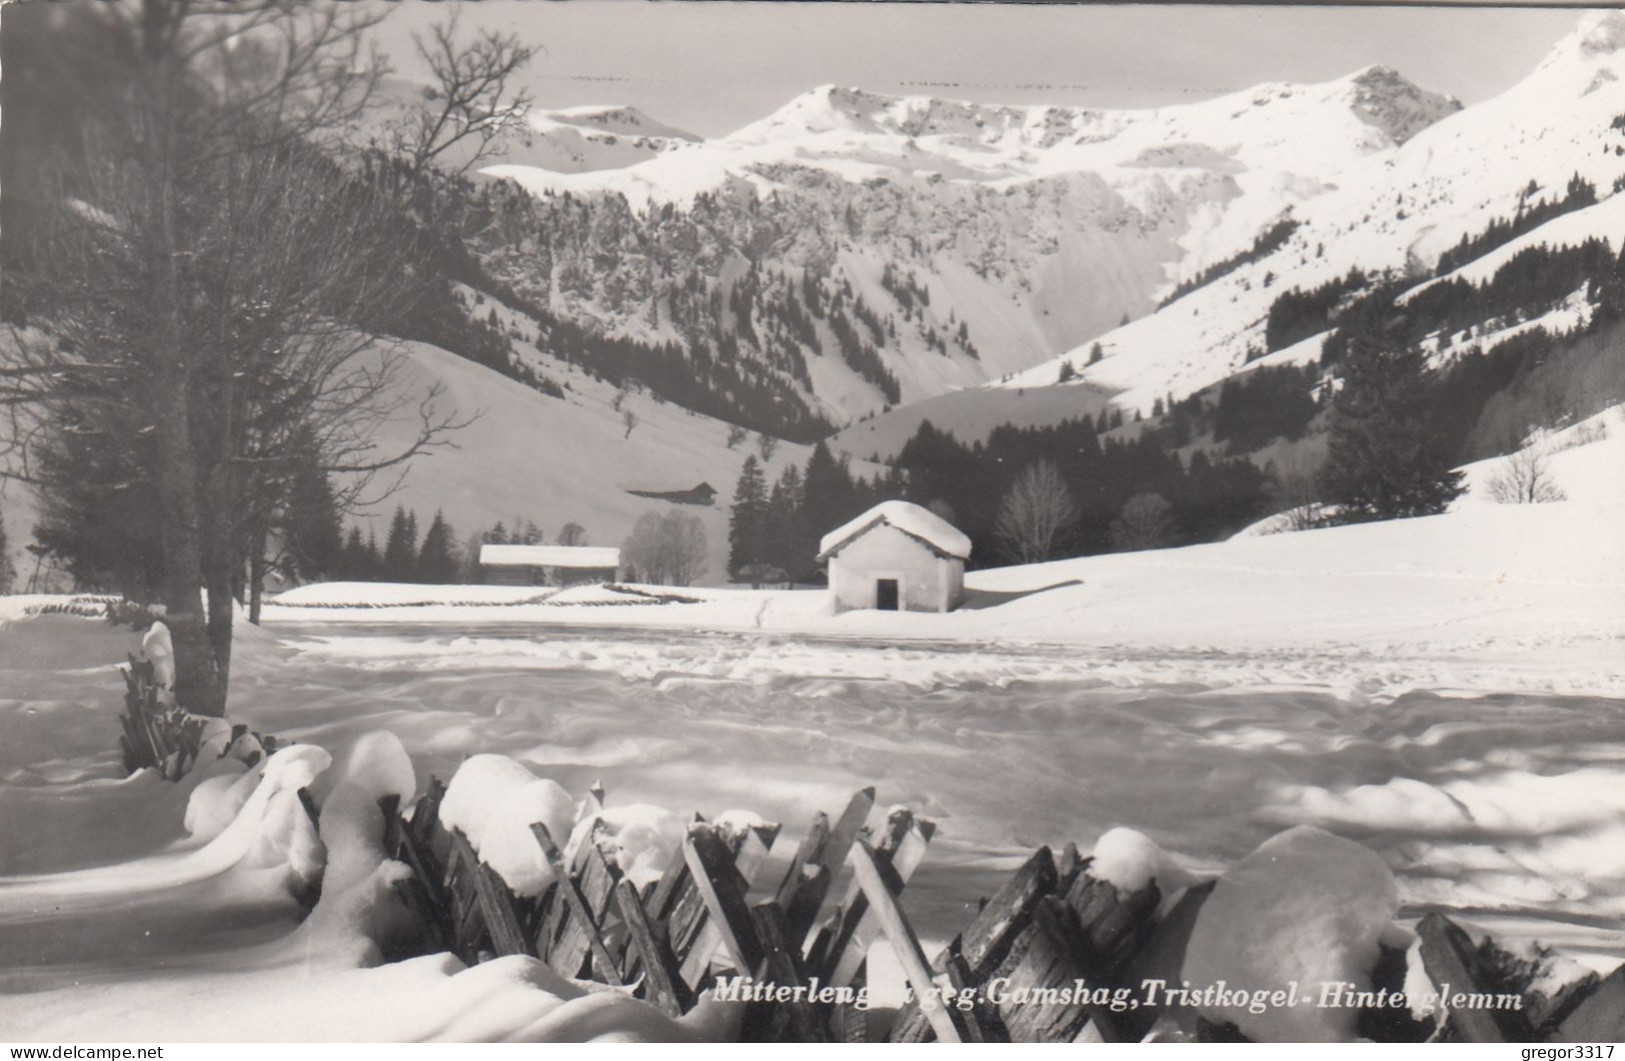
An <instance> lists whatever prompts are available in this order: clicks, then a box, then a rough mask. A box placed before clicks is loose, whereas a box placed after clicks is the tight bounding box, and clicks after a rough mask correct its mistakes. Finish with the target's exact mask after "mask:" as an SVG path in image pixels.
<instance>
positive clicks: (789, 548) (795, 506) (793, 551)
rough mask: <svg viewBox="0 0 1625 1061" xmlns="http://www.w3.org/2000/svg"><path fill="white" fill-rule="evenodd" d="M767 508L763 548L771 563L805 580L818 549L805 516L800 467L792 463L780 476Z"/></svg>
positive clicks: (796, 577)
mask: <svg viewBox="0 0 1625 1061" xmlns="http://www.w3.org/2000/svg"><path fill="white" fill-rule="evenodd" d="M767 510H768V519H767V528H766V532H765V535H764V538H765V540H764V542H763V547H764V551H765V554H766V559H767V561H768V563H770V564H771V565H772V566H774V567H776V568H779V569H780V570H782V571H783V572H784V573H785V575H786V576H788V577H789V578H791V579H794V580H802V579H805V578H806V577H807V576H808V575H809V574H810V573H811V571H812V561H813V557H814V555H815V552H816V551H815V550H814V548H813V542H812V541H811V536H810V534H809V533H808V527H807V525H806V524H805V522H804V521H803V520H802V518H801V469H800V468H798V467H796V466H795V465H794V464H791V465H789V466H788V467H786V468H785V469H784V471H783V472H782V473H781V474H780V475H779V479H778V481H777V482H775V483H774V484H773V493H772V494H771V495H770V496H769V497H768V501H767Z"/></svg>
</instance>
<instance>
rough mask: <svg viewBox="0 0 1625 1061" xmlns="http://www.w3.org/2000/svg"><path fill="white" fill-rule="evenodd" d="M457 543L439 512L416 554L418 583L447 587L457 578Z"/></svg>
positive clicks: (435, 515) (437, 511)
mask: <svg viewBox="0 0 1625 1061" xmlns="http://www.w3.org/2000/svg"><path fill="white" fill-rule="evenodd" d="M458 566H459V565H458V562H457V543H456V540H455V536H454V535H453V534H452V531H451V526H450V524H448V523H447V522H446V518H445V516H444V515H442V514H441V513H440V511H439V510H436V511H435V514H434V520H433V521H432V522H430V524H429V530H428V533H426V534H425V535H424V536H423V549H422V550H421V551H420V552H419V553H418V581H419V582H425V583H428V584H429V585H432V586H448V585H451V584H452V583H454V582H456V581H457V577H458Z"/></svg>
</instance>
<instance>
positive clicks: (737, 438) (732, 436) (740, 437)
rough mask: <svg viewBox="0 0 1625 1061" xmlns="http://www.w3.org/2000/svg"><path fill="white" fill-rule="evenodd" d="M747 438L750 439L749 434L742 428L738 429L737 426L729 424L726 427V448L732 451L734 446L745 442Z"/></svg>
mask: <svg viewBox="0 0 1625 1061" xmlns="http://www.w3.org/2000/svg"><path fill="white" fill-rule="evenodd" d="M749 437H750V432H749V431H746V430H745V429H744V428H742V427H740V426H739V425H738V424H729V425H728V448H729V449H733V448H734V447H735V446H738V445H739V444H740V443H741V442H743V441H745V439H747V438H749Z"/></svg>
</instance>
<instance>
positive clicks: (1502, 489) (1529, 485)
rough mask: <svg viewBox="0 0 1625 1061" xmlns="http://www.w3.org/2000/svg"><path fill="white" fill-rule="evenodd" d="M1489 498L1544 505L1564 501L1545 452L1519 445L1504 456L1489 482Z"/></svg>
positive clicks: (1518, 503) (1563, 495)
mask: <svg viewBox="0 0 1625 1061" xmlns="http://www.w3.org/2000/svg"><path fill="white" fill-rule="evenodd" d="M1489 489H1490V499H1491V500H1492V501H1495V502H1496V503H1497V504H1502V505H1543V504H1548V503H1550V502H1553V501H1566V500H1567V499H1568V495H1567V494H1565V493H1563V488H1562V487H1561V486H1558V485H1557V480H1556V479H1555V478H1553V476H1552V472H1551V467H1550V465H1549V464H1548V462H1547V460H1546V455H1545V454H1544V453H1542V452H1541V451H1540V450H1538V449H1535V448H1530V449H1521V450H1518V451H1517V452H1516V453H1514V454H1512V456H1510V457H1508V458H1507V459H1506V463H1505V464H1503V465H1502V466H1501V468H1500V470H1498V471H1497V472H1496V473H1495V474H1494V475H1492V476H1491V477H1490V482H1489Z"/></svg>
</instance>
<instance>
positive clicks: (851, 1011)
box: [380, 780, 966, 1041]
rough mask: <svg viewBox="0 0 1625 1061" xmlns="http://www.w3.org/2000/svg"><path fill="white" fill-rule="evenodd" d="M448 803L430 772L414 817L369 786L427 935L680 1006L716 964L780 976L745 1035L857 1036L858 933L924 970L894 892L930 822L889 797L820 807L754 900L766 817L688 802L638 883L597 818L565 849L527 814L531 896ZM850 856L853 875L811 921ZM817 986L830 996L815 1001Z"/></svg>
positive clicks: (673, 1008)
mask: <svg viewBox="0 0 1625 1061" xmlns="http://www.w3.org/2000/svg"><path fill="white" fill-rule="evenodd" d="M445 802H446V789H445V787H444V786H443V785H442V784H441V783H440V782H439V781H438V780H432V781H431V783H430V786H429V789H428V791H427V792H426V794H425V795H424V796H423V797H422V798H421V799H420V800H419V801H418V802H417V805H416V806H415V807H414V808H413V810H412V813H411V816H410V817H403V816H402V815H401V813H400V807H399V803H398V801H397V800H396V799H394V797H385V798H384V799H383V800H381V801H380V807H381V809H382V810H383V812H384V819H385V823H386V828H385V838H384V839H385V849H386V851H388V852H389V853H390V854H391V855H392V857H395V858H397V859H398V860H399V861H401V862H402V863H404V864H405V865H406V866H408V867H409V868H410V869H411V870H412V875H411V877H410V878H408V879H406V880H403V881H401V882H399V883H398V884H397V885H396V891H397V893H398V894H399V895H400V897H401V899H402V901H403V902H404V903H405V905H406V906H407V907H408V908H409V909H410V910H412V911H414V913H415V914H416V915H417V918H418V920H419V922H420V924H421V926H422V929H423V933H422V936H423V946H424V947H425V949H429V950H437V949H445V950H449V951H451V952H452V953H454V954H456V955H457V956H458V957H460V958H462V959H463V960H464V961H466V962H469V963H470V964H472V963H475V962H478V961H482V960H485V959H487V958H495V957H502V956H506V955H511V954H523V955H529V956H532V957H536V958H539V959H541V960H542V961H545V962H547V964H548V965H549V966H551V967H552V968H553V969H554V970H555V971H556V972H559V973H561V974H563V975H565V976H569V977H575V978H591V979H595V980H598V981H600V982H602V983H607V984H612V985H617V986H620V985H627V984H635V985H636V987H635V990H636V992H637V993H638V994H639V995H641V996H642V997H643V998H645V999H646V1000H647V1001H649V1002H651V1003H652V1004H654V1005H656V1006H658V1007H659V1008H660V1009H662V1010H664V1011H665V1012H667V1013H668V1014H670V1015H672V1016H679V1015H681V1014H683V1013H685V1012H687V1011H688V1010H689V1009H691V1008H692V1007H693V1005H694V1002H695V999H696V998H697V997H698V995H699V992H700V991H701V990H702V989H703V988H705V987H706V986H710V985H712V984H714V983H715V982H716V976H715V974H716V973H717V972H719V971H726V970H733V971H734V972H735V973H736V974H742V975H743V976H745V977H749V978H754V979H755V980H756V981H757V982H762V983H769V984H773V985H775V986H777V987H781V988H790V989H791V993H792V994H794V995H797V996H798V997H792V998H789V999H776V1000H774V1001H773V1002H772V1003H771V1004H764V1005H761V1006H754V1007H752V1009H751V1013H750V1015H749V1016H748V1017H747V1019H746V1021H745V1026H744V1035H745V1036H746V1038H748V1039H752V1040H756V1041H778V1040H785V1039H792V1040H798V1041H799V1040H807V1039H814V1040H829V1039H831V1038H846V1039H849V1038H862V1037H863V1028H862V1022H863V1013H862V1008H863V1007H861V1006H854V1005H853V999H855V997H856V988H855V987H854V985H857V986H858V987H861V985H862V982H863V979H864V975H865V960H866V956H867V951H868V947H869V946H870V944H871V943H873V942H874V941H875V940H877V939H879V938H885V939H887V940H889V941H890V942H891V944H892V946H893V948H894V949H896V950H897V951H898V953H899V957H900V959H901V960H902V962H903V965H904V967H905V969H906V970H908V972H909V975H910V976H911V978H912V979H913V980H915V981H916V982H917V986H919V987H920V988H921V989H922V990H923V989H924V987H925V985H926V983H927V982H928V980H929V973H928V971H927V969H926V965H925V959H924V956H923V953H921V950H920V944H919V941H918V939H917V938H916V937H915V935H914V932H913V929H912V928H911V927H910V926H909V924H908V919H907V917H906V916H905V915H904V914H903V912H902V908H901V906H900V905H899V902H898V899H899V896H900V895H901V892H902V890H903V887H904V885H905V884H906V883H907V881H908V879H909V877H910V876H912V874H913V872H914V870H915V869H916V868H917V867H918V866H919V864H920V862H921V861H922V860H923V858H924V854H925V850H926V847H927V845H928V844H929V843H930V839H931V836H932V834H933V833H934V832H935V826H934V825H933V823H931V822H929V821H926V820H924V819H918V818H916V817H915V816H914V815H913V814H912V813H911V812H909V811H907V810H904V809H897V810H894V811H892V812H891V814H890V815H889V816H888V818H887V821H886V825H885V827H884V829H883V830H881V832H880V834H879V835H878V836H871V835H870V834H869V832H868V830H867V829H866V827H865V823H866V822H867V820H868V818H869V816H870V814H871V812H872V811H873V809H874V803H875V792H874V790H873V789H864V790H863V791H861V792H858V793H857V794H856V795H854V796H853V798H852V800H851V801H850V802H849V803H848V805H847V807H846V809H845V810H844V811H843V812H842V813H841V815H840V816H839V817H838V818H836V819H835V820H834V821H833V822H832V821H831V820H830V818H829V817H828V816H827V815H825V814H823V813H819V814H818V815H817V816H816V817H815V818H814V820H813V822H812V824H811V826H810V827H809V829H808V830H807V832H806V834H805V835H804V837H803V838H802V840H801V842H800V844H799V845H798V847H797V849H796V851H795V853H794V855H793V857H792V858H791V860H790V864H789V867H788V868H787V870H786V871H785V874H784V877H783V878H782V879H781V880H780V881H779V883H778V884H777V886H776V888H775V889H774V890H773V896H772V898H769V899H766V900H763V901H761V902H758V903H755V904H754V905H753V904H751V903H750V902H749V901H748V899H747V897H748V895H749V894H750V892H751V890H752V887H753V886H754V885H755V883H756V878H757V876H758V874H759V872H760V871H761V869H762V868H763V866H764V865H765V864H766V862H767V858H768V854H769V851H770V849H771V848H772V846H773V842H774V840H775V839H776V838H777V836H778V834H779V827H778V826H777V825H775V824H768V823H760V822H747V823H738V822H731V821H719V822H707V821H705V820H704V819H703V818H698V817H696V820H695V821H694V822H693V823H691V824H690V825H689V826H688V828H687V830H686V834H685V835H684V837H683V839H682V842H681V844H680V846H679V847H678V849H677V850H676V852H675V853H674V854H673V855H672V856H671V858H670V860H669V863H668V864H667V865H666V866H665V867H664V869H663V870H662V871H661V872H660V874H659V876H658V877H655V878H653V879H651V880H647V881H646V882H645V883H644V884H643V886H642V887H639V886H638V884H637V883H636V882H635V881H634V880H633V879H632V878H631V877H630V876H628V875H627V874H626V873H625V872H623V870H622V868H621V867H620V866H619V865H618V864H617V862H616V860H615V859H613V858H611V857H608V856H607V855H606V853H605V848H606V847H608V846H610V845H608V844H605V843H601V842H600V838H599V836H598V832H597V826H596V825H594V826H591V827H590V828H589V832H588V833H587V834H586V836H585V838H584V841H583V842H581V843H578V844H573V845H571V846H572V847H573V848H574V851H573V854H569V855H567V854H566V851H565V850H564V849H562V848H561V847H560V846H559V844H558V842H557V841H556V839H555V838H554V836H553V834H552V832H551V831H550V830H549V828H548V826H547V825H546V824H545V823H543V822H537V823H534V824H532V825H531V826H530V831H531V833H532V835H533V836H534V838H535V840H536V844H537V847H538V849H539V850H540V852H541V855H542V860H543V861H544V862H545V864H546V865H547V866H548V867H549V869H550V871H551V879H550V882H549V883H548V884H547V886H546V887H545V888H544V889H542V890H541V891H539V893H538V894H537V895H535V896H533V897H527V896H524V895H521V894H518V893H517V892H516V890H515V889H514V888H512V887H510V886H509V884H508V882H506V881H505V880H504V879H503V878H502V876H501V875H500V874H499V873H497V872H496V871H495V870H494V869H493V868H492V867H491V866H490V865H489V864H487V863H486V862H485V861H483V860H482V858H481V856H480V854H479V853H478V852H476V851H475V849H474V845H473V844H472V843H471V842H470V840H469V838H468V837H467V836H466V835H465V834H464V833H463V832H462V830H461V829H459V828H457V827H456V826H454V825H453V826H448V825H447V824H446V822H445V820H444V816H443V815H442V813H441V808H442V807H443V806H444V804H445ZM849 859H852V860H854V864H855V865H856V866H857V867H858V869H857V873H856V879H855V880H853V882H852V883H851V884H850V885H849V887H848V889H847V891H846V892H845V894H844V895H843V896H842V898H841V899H840V901H839V902H838V903H837V905H836V906H835V908H834V910H833V912H832V913H831V914H830V915H829V916H827V917H825V918H824V919H823V921H822V923H820V915H821V913H822V912H823V910H824V908H825V903H826V900H827V899H828V897H829V896H830V894H831V890H832V889H833V887H834V885H835V882H836V879H837V877H838V876H839V875H840V872H841V870H842V867H843V866H845V865H847V863H848V860H849ZM809 940H810V942H809ZM804 944H805V945H804ZM814 985H824V988H825V991H826V993H828V994H830V995H831V996H832V997H838V998H840V999H841V1001H839V1002H836V1003H834V1004H829V1003H820V1002H815V1001H814V1000H813V997H812V995H813V992H812V991H811V988H812V987H813V986H814ZM796 988H800V989H801V990H800V991H799V992H797V991H796ZM840 989H849V990H847V991H845V992H842V991H841V990H840ZM956 1020H957V1018H954V1017H953V1016H951V1015H944V1018H943V1019H942V1021H941V1022H940V1028H939V1031H940V1033H941V1034H942V1035H943V1036H945V1037H946V1036H953V1037H955V1038H965V1037H966V1036H965V1035H964V1034H963V1028H962V1026H961V1025H962V1022H959V1023H956Z"/></svg>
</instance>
